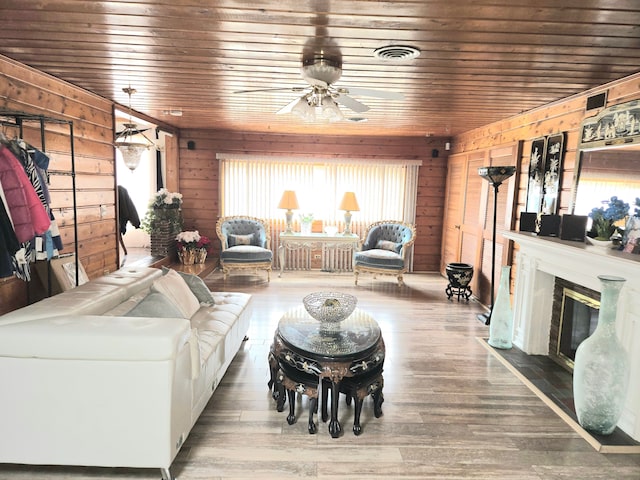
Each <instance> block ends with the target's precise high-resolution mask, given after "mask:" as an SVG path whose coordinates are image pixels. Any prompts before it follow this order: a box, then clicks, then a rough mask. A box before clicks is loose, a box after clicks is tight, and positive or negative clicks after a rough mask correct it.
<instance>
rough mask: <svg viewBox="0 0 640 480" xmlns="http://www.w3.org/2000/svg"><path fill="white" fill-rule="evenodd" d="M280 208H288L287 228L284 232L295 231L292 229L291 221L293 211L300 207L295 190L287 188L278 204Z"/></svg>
mask: <svg viewBox="0 0 640 480" xmlns="http://www.w3.org/2000/svg"><path fill="white" fill-rule="evenodd" d="M278 208H282V209H286V210H287V212H286V213H285V218H286V219H287V228H286V230H285V231H284V233H293V231H292V230H291V221H292V220H293V211H292V210H297V209H298V208H300V207H299V206H298V198H297V197H296V192H294V191H293V190H285V191H284V193H283V194H282V198H281V199H280V203H279V204H278Z"/></svg>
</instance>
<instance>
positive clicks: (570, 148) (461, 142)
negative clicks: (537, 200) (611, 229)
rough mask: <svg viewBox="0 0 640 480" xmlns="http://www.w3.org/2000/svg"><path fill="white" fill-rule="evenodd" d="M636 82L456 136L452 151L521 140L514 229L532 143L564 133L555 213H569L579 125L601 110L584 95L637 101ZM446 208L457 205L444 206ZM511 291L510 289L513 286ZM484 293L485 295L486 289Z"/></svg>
mask: <svg viewBox="0 0 640 480" xmlns="http://www.w3.org/2000/svg"><path fill="white" fill-rule="evenodd" d="M639 81H640V74H636V75H632V76H630V77H626V78H624V79H622V80H618V81H616V82H611V83H608V84H606V85H602V86H601V87H598V88H595V89H592V90H588V91H586V92H583V93H582V94H579V95H575V96H572V97H570V98H567V99H565V100H562V101H558V102H555V103H553V104H550V105H547V106H545V107H543V108H538V109H536V110H532V111H530V112H526V113H523V114H522V115H518V116H515V117H513V118H510V119H507V120H504V121H501V122H496V123H492V124H490V125H487V126H485V127H482V128H478V129H475V130H471V131H469V132H466V133H464V134H462V135H457V136H456V137H454V138H453V139H452V153H453V154H458V153H469V154H477V155H486V153H487V152H488V151H490V150H491V149H493V148H496V147H499V146H503V145H508V144H513V143H514V142H517V141H520V140H522V141H523V148H522V154H521V157H520V159H519V167H520V169H519V183H518V186H517V191H516V204H517V205H516V208H514V210H513V218H512V224H513V225H514V228H518V223H517V221H516V220H517V219H519V218H520V213H521V212H523V211H525V207H526V198H527V182H528V171H529V157H530V154H531V143H532V141H533V140H534V139H536V138H538V137H542V136H546V135H552V134H556V133H560V132H565V133H566V137H565V155H564V160H563V166H562V174H561V186H560V195H559V203H558V213H559V214H560V215H562V214H566V213H569V208H571V202H572V196H573V184H574V175H575V171H576V165H577V164H578V163H577V160H578V155H579V151H578V143H579V139H580V125H581V124H582V122H583V120H584V119H585V118H588V117H593V116H595V115H597V114H598V113H599V112H600V109H594V110H590V111H588V112H587V111H586V103H587V98H588V97H590V96H592V95H595V94H597V93H601V92H603V91H605V90H606V91H608V99H607V105H606V106H605V107H610V106H612V105H618V104H621V103H625V102H629V101H631V100H636V99H638V98H640V83H639ZM603 108H604V107H603ZM445 208H457V207H456V206H450V205H445ZM513 248H514V250H517V248H518V246H517V245H514V246H513ZM509 253H510V252H507V256H509ZM512 264H513V266H514V268H512V269H511V276H512V279H513V278H515V273H516V271H517V268H518V266H517V262H516V257H515V256H513V257H512ZM512 281H513V280H512ZM511 290H512V291H513V287H512V289H511ZM475 293H476V294H480V295H481V297H482V293H483V292H475ZM484 293H485V296H486V292H484Z"/></svg>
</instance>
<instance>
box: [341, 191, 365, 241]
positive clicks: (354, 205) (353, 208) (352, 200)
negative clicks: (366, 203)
mask: <svg viewBox="0 0 640 480" xmlns="http://www.w3.org/2000/svg"><path fill="white" fill-rule="evenodd" d="M339 208H340V210H344V232H343V234H344V235H351V212H359V211H360V207H359V206H358V200H356V194H355V193H353V192H345V194H344V197H342V201H341V202H340V207H339Z"/></svg>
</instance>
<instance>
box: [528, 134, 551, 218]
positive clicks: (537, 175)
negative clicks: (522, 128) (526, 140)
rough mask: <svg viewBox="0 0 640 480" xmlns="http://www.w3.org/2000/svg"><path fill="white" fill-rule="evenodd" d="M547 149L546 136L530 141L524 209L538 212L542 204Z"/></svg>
mask: <svg viewBox="0 0 640 480" xmlns="http://www.w3.org/2000/svg"><path fill="white" fill-rule="evenodd" d="M546 151H547V137H540V138H536V139H534V140H533V142H531V155H530V157H529V181H528V184H527V204H526V211H527V212H530V213H536V214H537V213H539V212H540V209H541V206H542V187H543V185H544V156H545V154H546Z"/></svg>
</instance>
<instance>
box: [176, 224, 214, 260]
mask: <svg viewBox="0 0 640 480" xmlns="http://www.w3.org/2000/svg"><path fill="white" fill-rule="evenodd" d="M176 248H177V251H178V258H180V261H181V262H182V263H184V264H185V265H193V264H194V263H204V261H205V259H206V258H207V253H208V251H209V249H210V248H211V240H209V237H206V236H204V235H200V233H199V232H198V231H197V230H191V231H185V232H180V233H179V234H178V235H176Z"/></svg>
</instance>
